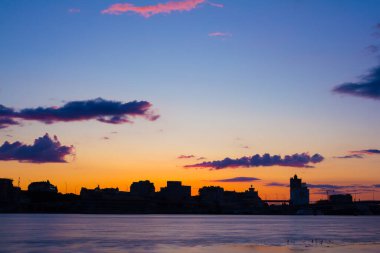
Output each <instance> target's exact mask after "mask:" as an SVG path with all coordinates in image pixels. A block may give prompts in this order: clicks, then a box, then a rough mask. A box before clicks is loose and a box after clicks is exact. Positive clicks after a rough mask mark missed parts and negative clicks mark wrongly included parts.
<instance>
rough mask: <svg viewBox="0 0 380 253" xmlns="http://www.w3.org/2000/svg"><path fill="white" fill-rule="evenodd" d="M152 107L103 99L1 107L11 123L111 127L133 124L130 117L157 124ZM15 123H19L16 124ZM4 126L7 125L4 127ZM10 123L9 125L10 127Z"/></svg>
mask: <svg viewBox="0 0 380 253" xmlns="http://www.w3.org/2000/svg"><path fill="white" fill-rule="evenodd" d="M151 107H152V104H151V103H149V102H147V101H132V102H128V103H123V102H119V101H111V100H105V99H102V98H97V99H92V100H84V101H71V102H67V103H66V104H64V105H63V106H61V107H59V106H55V107H37V108H26V109H22V110H20V111H15V110H14V109H12V108H7V107H5V106H3V105H0V119H2V120H3V121H5V119H8V120H16V119H21V120H34V121H39V122H43V123H46V124H51V123H56V122H70V121H84V120H97V121H99V122H103V123H108V124H123V123H132V121H131V120H130V117H137V116H139V117H143V118H145V119H147V120H150V121H154V120H156V119H158V118H159V115H156V114H154V113H153V112H152V111H151ZM16 124H18V123H17V122H16ZM0 125H2V126H3V127H4V126H5V127H6V126H7V124H1V122H0ZM9 125H10V124H9V123H8V126H9Z"/></svg>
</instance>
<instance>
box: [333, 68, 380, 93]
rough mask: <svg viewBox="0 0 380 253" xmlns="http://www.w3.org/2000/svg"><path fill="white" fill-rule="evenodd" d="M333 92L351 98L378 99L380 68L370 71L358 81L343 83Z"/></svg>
mask: <svg viewBox="0 0 380 253" xmlns="http://www.w3.org/2000/svg"><path fill="white" fill-rule="evenodd" d="M333 92H335V93H340V94H347V95H351V96H357V97H364V98H371V99H376V100H379V99H380V66H376V67H375V68H373V69H371V70H370V71H369V72H368V73H367V74H366V75H364V76H362V77H361V78H360V79H359V81H357V82H352V83H343V84H340V85H338V86H336V87H335V88H334V89H333Z"/></svg>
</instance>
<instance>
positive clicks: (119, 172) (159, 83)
mask: <svg viewBox="0 0 380 253" xmlns="http://www.w3.org/2000/svg"><path fill="white" fill-rule="evenodd" d="M0 6H1V8H0V29H1V31H2V34H3V36H2V40H1V41H0V55H1V57H0V76H1V77H0V136H1V139H0V140H1V142H0V174H1V176H0V178H11V179H13V180H14V181H16V182H17V180H18V178H20V179H21V185H20V186H21V188H22V189H26V188H27V186H28V185H29V183H30V182H33V181H42V180H47V179H49V180H51V181H52V182H54V183H55V185H57V186H58V189H59V190H60V191H62V189H65V188H66V187H67V192H72V193H74V192H75V191H78V187H81V186H84V187H88V188H94V187H95V186H96V185H101V186H102V187H104V188H106V187H120V188H121V189H127V190H128V186H129V185H130V184H131V183H132V182H135V181H138V180H140V179H146V180H150V181H151V182H153V183H154V184H155V185H156V187H158V188H159V187H163V186H164V185H165V183H166V181H167V180H171V181H172V180H180V181H182V182H183V183H184V184H185V185H191V186H192V191H193V192H192V193H193V195H194V194H195V193H197V192H198V189H199V188H200V187H201V186H203V185H216V186H221V187H223V188H225V189H226V190H236V191H243V190H244V189H247V188H248V187H249V185H251V184H253V185H254V186H255V188H256V189H257V190H258V191H259V193H260V195H261V196H268V198H276V196H278V198H280V197H281V196H287V195H288V185H289V183H288V178H289V176H290V175H294V174H297V175H299V176H300V177H301V178H303V179H306V182H308V187H309V189H310V194H311V200H313V201H316V200H319V199H321V198H325V195H326V193H325V192H326V191H327V190H329V191H335V192H336V193H345V192H346V193H351V194H353V195H354V194H356V198H361V199H372V198H373V197H375V198H376V199H379V198H380V193H379V189H380V173H379V171H378V169H379V164H380V143H379V140H380V133H379V131H378V127H379V126H380V118H379V117H377V114H376V113H377V112H378V111H379V106H380V101H379V100H380V87H379V83H380V63H379V52H380V17H379V15H378V13H377V10H378V9H379V8H380V3H379V2H377V1H366V2H360V1H345V2H344V3H342V2H340V1H318V2H317V1H315V2H306V1H291V0H288V1H285V2H281V3H278V2H276V1H227V0H218V1H206V0H177V1H167V0H160V1H153V0H144V1H136V0H128V1H127V0H126V1H110V2H104V1H101V0H95V1H91V2H89V1H85V0H83V1H74V0H65V1H60V2H59V3H51V2H49V1H40V2H38V3H36V2H30V1H29V2H28V1H11V0H6V1H3V2H2V3H0Z"/></svg>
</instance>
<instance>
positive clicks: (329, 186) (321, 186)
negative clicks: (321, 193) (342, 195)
mask: <svg viewBox="0 0 380 253" xmlns="http://www.w3.org/2000/svg"><path fill="white" fill-rule="evenodd" d="M307 187H308V188H310V189H324V190H337V189H346V188H351V187H353V186H352V185H332V184H307Z"/></svg>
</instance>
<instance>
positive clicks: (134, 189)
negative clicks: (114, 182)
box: [131, 180, 155, 197]
mask: <svg viewBox="0 0 380 253" xmlns="http://www.w3.org/2000/svg"><path fill="white" fill-rule="evenodd" d="M154 193H155V187H154V184H153V183H151V182H150V181H149V180H145V181H139V182H133V183H132V184H131V194H133V195H136V196H139V197H151V196H153V195H154Z"/></svg>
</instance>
